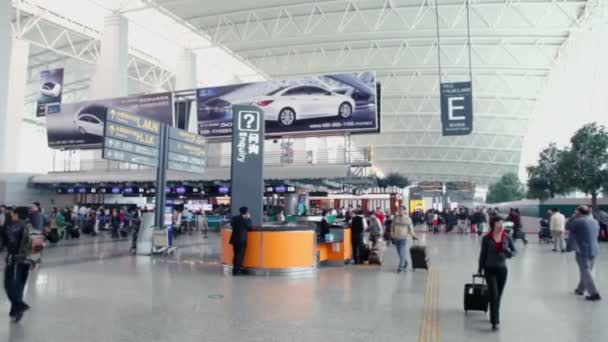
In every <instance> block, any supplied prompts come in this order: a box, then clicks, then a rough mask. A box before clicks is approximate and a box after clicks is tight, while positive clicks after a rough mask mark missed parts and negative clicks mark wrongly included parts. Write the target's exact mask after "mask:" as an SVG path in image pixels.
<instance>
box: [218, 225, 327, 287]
mask: <svg viewBox="0 0 608 342" xmlns="http://www.w3.org/2000/svg"><path fill="white" fill-rule="evenodd" d="M231 235H232V229H230V228H226V229H222V264H223V266H224V271H225V272H229V271H230V272H231V271H232V258H233V255H234V253H233V250H232V245H231V244H230V236H231ZM316 242H317V236H316V233H315V227H314V225H310V224H306V223H298V222H292V223H284V224H265V225H264V226H263V227H261V228H255V229H253V230H252V231H250V232H249V233H248V234H247V250H246V252H245V260H244V261H243V266H244V267H246V268H247V270H248V271H249V272H250V273H252V274H256V275H303V274H312V273H313V272H314V271H315V269H316V263H317V262H316Z"/></svg>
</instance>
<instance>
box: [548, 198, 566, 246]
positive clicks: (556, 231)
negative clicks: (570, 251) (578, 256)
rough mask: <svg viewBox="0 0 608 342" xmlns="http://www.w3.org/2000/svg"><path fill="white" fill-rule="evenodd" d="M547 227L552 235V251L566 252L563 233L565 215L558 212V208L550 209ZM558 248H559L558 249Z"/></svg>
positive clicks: (564, 229)
mask: <svg viewBox="0 0 608 342" xmlns="http://www.w3.org/2000/svg"><path fill="white" fill-rule="evenodd" d="M549 228H550V229H551V234H552V235H553V251H554V252H557V251H561V252H562V253H564V252H566V248H565V247H564V233H565V231H566V217H565V216H564V215H563V214H562V213H560V212H559V209H557V208H553V209H551V217H550V218H549ZM558 248H559V249H558Z"/></svg>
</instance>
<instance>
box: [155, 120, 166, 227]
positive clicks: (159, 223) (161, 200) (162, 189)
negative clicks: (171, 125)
mask: <svg viewBox="0 0 608 342" xmlns="http://www.w3.org/2000/svg"><path fill="white" fill-rule="evenodd" d="M168 135H169V134H168V127H167V125H165V124H162V125H161V127H160V146H159V149H158V151H159V153H158V169H157V170H156V209H155V211H154V226H155V227H163V226H164V214H165V202H166V198H167V191H166V184H167V164H168V163H167V148H168V146H167V145H168V140H169V139H168Z"/></svg>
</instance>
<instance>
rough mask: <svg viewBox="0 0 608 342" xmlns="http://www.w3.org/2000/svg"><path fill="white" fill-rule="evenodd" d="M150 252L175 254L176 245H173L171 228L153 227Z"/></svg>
mask: <svg viewBox="0 0 608 342" xmlns="http://www.w3.org/2000/svg"><path fill="white" fill-rule="evenodd" d="M152 241H153V246H152V254H153V255H161V254H162V255H172V254H175V250H176V249H177V247H175V246H173V228H172V227H171V226H168V227H167V228H160V229H155V230H154V234H153V235H152Z"/></svg>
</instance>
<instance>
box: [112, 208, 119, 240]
mask: <svg viewBox="0 0 608 342" xmlns="http://www.w3.org/2000/svg"><path fill="white" fill-rule="evenodd" d="M110 226H111V227H112V238H113V239H118V238H119V235H118V230H119V229H120V215H119V214H118V209H114V210H112V217H111V218H110Z"/></svg>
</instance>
